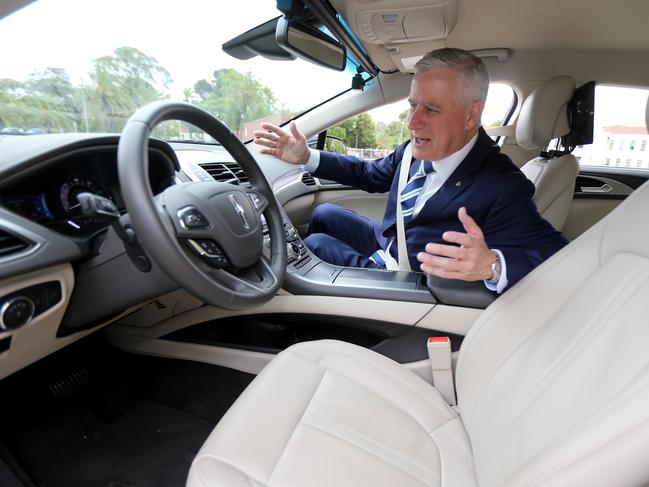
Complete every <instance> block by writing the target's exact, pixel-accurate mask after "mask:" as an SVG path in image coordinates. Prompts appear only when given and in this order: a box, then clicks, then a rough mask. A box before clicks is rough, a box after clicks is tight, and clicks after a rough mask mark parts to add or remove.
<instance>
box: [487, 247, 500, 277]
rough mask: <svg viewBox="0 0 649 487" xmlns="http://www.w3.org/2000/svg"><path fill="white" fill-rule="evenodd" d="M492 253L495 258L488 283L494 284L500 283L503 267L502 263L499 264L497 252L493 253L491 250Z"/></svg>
mask: <svg viewBox="0 0 649 487" xmlns="http://www.w3.org/2000/svg"><path fill="white" fill-rule="evenodd" d="M492 252H493V253H494V255H495V256H496V260H494V261H493V263H492V264H491V279H489V282H492V283H494V284H496V283H497V282H498V281H500V275H501V274H502V270H503V266H502V262H500V254H498V252H494V251H493V250H492Z"/></svg>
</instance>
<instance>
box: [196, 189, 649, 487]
mask: <svg viewBox="0 0 649 487" xmlns="http://www.w3.org/2000/svg"><path fill="white" fill-rule="evenodd" d="M647 208H649V186H648V185H646V184H645V185H644V186H643V187H642V188H640V189H638V190H637V191H636V192H635V193H634V194H633V195H631V196H630V197H629V198H628V199H627V200H626V201H625V202H624V203H622V204H621V205H620V206H619V207H618V208H617V209H616V210H615V211H613V212H612V213H611V214H609V215H608V216H607V217H606V218H605V219H604V220H602V221H601V222H600V223H598V224H597V225H596V226H594V227H593V228H591V229H590V230H589V231H588V232H586V233H584V234H583V235H582V236H581V237H579V238H578V239H577V240H575V241H574V242H573V243H571V244H570V245H568V246H567V247H565V248H564V249H563V250H561V251H560V252H558V253H557V254H555V256H553V257H552V258H551V259H549V260H548V261H546V262H545V263H544V264H543V265H541V266H539V267H538V268H537V269H535V270H534V271H532V272H531V273H530V274H529V275H528V276H526V277H525V278H524V279H522V280H521V281H520V282H519V283H517V284H516V285H515V286H514V287H513V288H512V289H510V290H509V291H508V292H507V293H505V294H504V295H503V296H501V297H500V298H499V299H498V300H497V301H495V302H494V304H492V305H491V306H490V307H489V308H488V309H487V310H486V311H485V312H484V313H483V314H482V315H481V317H480V318H479V319H478V320H477V321H476V323H475V324H474V326H473V327H472V328H471V330H470V332H469V334H468V335H467V337H466V339H465V341H464V343H463V346H462V349H461V351H460V357H459V362H458V367H457V374H456V387H457V393H458V402H459V407H458V412H456V411H454V410H453V409H452V408H451V407H449V406H447V405H446V404H445V403H444V401H443V399H442V397H441V395H440V394H439V393H438V392H437V391H436V390H435V389H434V388H433V387H432V386H431V385H429V384H428V383H426V382H425V381H424V380H423V379H421V378H420V377H419V376H417V375H415V374H414V373H413V372H411V371H409V370H407V369H405V368H403V367H401V366H400V365H399V364H397V363H395V362H393V361H391V360H389V359H387V358H385V357H383V356H380V355H377V354H375V353H373V352H371V351H368V350H366V349H363V348H360V347H357V346H354V345H349V344H346V343H342V342H336V341H320V342H311V343H303V344H299V345H296V346H293V347H291V348H289V349H288V350H286V351H285V352H283V353H281V354H279V356H278V357H277V358H276V359H275V360H274V361H272V362H271V363H270V364H269V365H268V366H267V367H266V368H265V369H264V370H263V371H262V373H261V374H260V375H259V376H258V377H257V378H256V379H255V380H254V381H253V382H252V384H251V385H250V386H249V387H248V389H247V390H246V391H245V392H244V393H243V394H242V396H241V397H240V398H239V399H238V400H237V401H236V403H235V404H234V405H233V407H232V408H231V409H230V411H229V412H228V414H226V416H225V417H224V418H223V419H222V421H221V422H220V423H219V424H218V425H217V427H216V428H215V430H214V432H213V433H212V434H211V436H210V437H209V438H208V439H207V441H206V442H205V444H204V446H203V447H202V449H201V450H200V452H199V453H198V455H197V457H196V458H195V460H194V463H193V465H192V467H191V470H190V474H189V479H188V483H187V485H188V486H190V487H198V486H211V487H215V486H248V487H249V486H277V487H280V486H300V487H307V486H336V487H340V486H355V487H359V486H372V487H378V486H391V487H392V486H422V485H424V486H438V485H441V486H462V487H464V486H473V485H480V486H493V487H496V486H499V487H500V486H540V485H543V486H588V487H593V486H626V485H629V486H630V485H646V484H647V483H649V463H648V462H647V451H649V351H648V349H647V343H649V299H647V296H649V225H647V224H646V213H647Z"/></svg>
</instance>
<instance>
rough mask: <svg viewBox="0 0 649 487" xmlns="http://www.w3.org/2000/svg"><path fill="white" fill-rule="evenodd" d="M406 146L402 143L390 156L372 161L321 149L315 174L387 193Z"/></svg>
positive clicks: (363, 188) (367, 189) (372, 191)
mask: <svg viewBox="0 0 649 487" xmlns="http://www.w3.org/2000/svg"><path fill="white" fill-rule="evenodd" d="M404 147H405V145H404V144H402V145H400V146H398V147H397V148H396V150H395V151H394V152H393V153H392V154H390V155H389V156H387V157H384V158H381V159H374V160H371V161H364V160H362V159H358V158H356V157H353V156H344V155H340V154H334V153H333V152H326V151H321V152H320V165H319V166H318V169H317V170H316V171H315V172H314V173H313V175H314V176H316V177H319V178H324V179H331V180H334V181H337V182H339V183H341V184H345V185H347V186H354V187H357V188H360V189H362V190H364V191H367V192H368V193H385V192H386V191H389V190H390V187H391V186H392V180H393V179H394V175H395V173H396V171H397V168H398V167H399V164H400V163H401V158H402V157H403V151H404Z"/></svg>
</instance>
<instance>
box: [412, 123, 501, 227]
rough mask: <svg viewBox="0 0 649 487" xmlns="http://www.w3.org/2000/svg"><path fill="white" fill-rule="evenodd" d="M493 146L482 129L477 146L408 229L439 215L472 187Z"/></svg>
mask: <svg viewBox="0 0 649 487" xmlns="http://www.w3.org/2000/svg"><path fill="white" fill-rule="evenodd" d="M491 144H493V141H492V140H491V138H490V137H489V136H488V135H487V133H486V132H484V130H483V129H482V128H481V129H480V134H479V135H478V140H477V141H476V144H475V146H474V147H473V148H472V149H471V151H470V152H469V153H468V154H467V156H466V157H465V158H464V160H463V161H462V162H461V163H460V165H459V166H458V167H457V169H455V171H453V173H452V174H451V175H450V176H449V178H448V179H447V180H446V181H445V182H444V184H443V185H442V186H441V187H440V188H439V189H438V190H437V192H436V193H435V194H434V195H433V196H431V197H430V198H429V199H428V201H426V203H424V206H423V208H422V209H421V211H420V212H419V214H418V215H417V217H416V218H413V219H412V220H410V222H409V223H408V224H406V227H411V226H414V225H417V224H418V221H419V219H420V218H421V217H424V216H430V215H435V214H439V213H440V212H441V211H442V210H443V209H444V208H446V207H447V206H448V205H449V204H450V203H451V202H452V201H453V200H454V199H455V198H457V197H458V196H460V195H461V194H462V193H463V192H464V191H465V190H466V189H467V188H468V187H469V186H471V184H472V183H473V179H474V178H473V174H474V173H475V172H477V171H478V170H479V169H480V168H481V167H482V164H483V162H484V158H485V155H486V150H487V148H488V147H489V146H491Z"/></svg>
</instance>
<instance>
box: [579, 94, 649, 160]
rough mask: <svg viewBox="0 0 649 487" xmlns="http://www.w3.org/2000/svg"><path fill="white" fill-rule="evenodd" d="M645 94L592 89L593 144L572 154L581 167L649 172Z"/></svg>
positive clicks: (648, 141)
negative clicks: (593, 108)
mask: <svg viewBox="0 0 649 487" xmlns="http://www.w3.org/2000/svg"><path fill="white" fill-rule="evenodd" d="M648 95H649V90H647V89H639V88H630V87H621V86H599V85H598V86H596V87H595V122H594V130H593V143H592V144H591V145H586V146H583V147H577V148H576V149H575V150H574V151H573V154H574V155H575V157H576V158H577V160H578V161H579V164H580V165H581V166H596V167H611V168H619V169H621V170H645V171H647V170H649V147H648V145H649V134H648V133H647V127H646V122H645V107H646V104H647V96H648Z"/></svg>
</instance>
